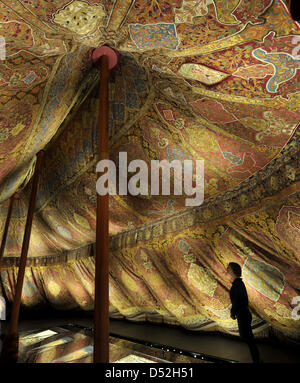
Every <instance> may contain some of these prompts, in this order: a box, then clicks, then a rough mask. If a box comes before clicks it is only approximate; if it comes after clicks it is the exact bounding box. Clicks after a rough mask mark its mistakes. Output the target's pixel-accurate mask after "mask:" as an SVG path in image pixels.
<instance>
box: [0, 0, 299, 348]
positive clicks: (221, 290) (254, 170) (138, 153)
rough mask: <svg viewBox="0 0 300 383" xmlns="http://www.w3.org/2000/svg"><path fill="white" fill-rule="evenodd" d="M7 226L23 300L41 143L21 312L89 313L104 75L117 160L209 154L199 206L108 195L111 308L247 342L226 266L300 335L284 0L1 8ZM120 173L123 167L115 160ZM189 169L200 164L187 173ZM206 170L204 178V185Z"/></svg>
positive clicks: (286, 330)
mask: <svg viewBox="0 0 300 383" xmlns="http://www.w3.org/2000/svg"><path fill="white" fill-rule="evenodd" d="M0 35H1V36H3V38H4V40H5V50H4V52H3V49H2V51H1V54H5V59H4V58H3V57H2V60H0V88H1V93H0V105H1V106H0V203H1V205H0V229H1V233H2V232H3V229H4V225H5V219H6V215H7V210H8V205H9V198H10V197H11V196H12V195H13V194H14V193H15V192H18V193H19V195H20V198H19V199H16V200H15V201H14V207H13V212H12V218H11V222H10V227H9V233H8V238H7V242H6V248H5V253H4V258H3V263H2V270H1V278H2V289H3V292H4V294H5V296H6V298H7V300H8V301H10V302H11V301H12V300H13V293H14V289H15V284H16V276H17V271H18V267H17V265H18V259H19V256H20V252H21V247H22V240H23V234H24V227H25V221H26V215H27V208H28V201H29V197H30V190H31V184H32V175H33V173H34V166H35V163H36V154H37V153H38V152H39V151H40V150H42V149H44V150H45V155H44V160H43V166H42V170H41V175H40V182H39V190H38V195H37V201H36V208H35V215H34V221H33V226H32V232H31V239H30V247H29V253H28V260H27V267H26V274H25V280H24V286H23V292H22V304H23V305H24V306H25V307H27V308H29V309H30V308H35V307H39V306H41V305H48V306H51V307H53V308H56V309H74V308H78V307H79V308H81V309H82V310H86V311H88V310H92V309H93V305H94V292H93V288H94V269H95V262H94V250H95V245H94V243H95V229H96V181H97V173H96V164H97V162H98V157H97V145H98V113H99V112H98V111H99V99H98V88H99V79H100V74H99V70H98V69H96V68H95V67H94V66H93V65H92V62H91V58H90V52H91V49H93V48H96V47H99V46H101V45H104V44H107V45H109V46H110V47H112V48H113V49H115V50H116V51H117V52H118V53H119V63H118V66H117V67H116V68H115V69H113V70H112V72H111V76H110V80H109V81H110V83H109V135H110V137H109V145H110V159H111V160H113V161H114V162H115V163H116V164H118V156H119V153H120V152H126V153H127V157H128V163H129V162H130V161H132V160H135V159H140V160H144V161H145V162H146V163H147V164H148V165H149V166H150V162H151V161H152V160H167V161H172V160H179V161H184V160H192V161H193V162H195V160H204V181H205V182H204V202H203V203H202V204H201V205H199V206H194V207H187V206H186V204H185V201H186V198H187V196H186V195H184V193H183V195H175V194H174V193H172V190H173V186H174V177H172V179H171V193H170V195H162V194H160V195H151V193H150V191H151V188H150V179H149V193H148V194H146V195H137V196H133V195H130V194H128V195H120V194H117V195H111V196H110V197H109V208H110V221H109V233H110V260H109V262H110V280H109V284H110V285H109V299H110V315H111V317H120V318H121V317H125V318H127V319H131V320H135V321H144V320H145V321H146V320H148V321H156V322H164V323H172V324H177V325H181V326H184V327H185V328H188V329H192V330H211V331H222V332H225V333H230V334H238V330H237V323H236V321H234V320H232V319H231V318H230V299H229V294H228V290H229V288H230V280H229V276H228V275H227V274H226V267H227V265H228V263H229V262H231V261H233V262H238V263H239V264H240V265H241V266H242V272H243V279H244V281H245V284H246V287H247V291H248V295H249V302H250V307H251V310H252V313H253V318H254V321H253V328H254V331H255V333H256V334H257V335H258V336H259V335H260V334H261V335H262V336H263V334H264V336H265V335H266V336H268V334H270V331H271V330H275V331H277V333H278V334H281V335H282V336H284V337H285V338H286V339H288V340H289V341H292V342H299V341H300V321H299V320H295V315H297V313H296V312H295V307H296V303H293V302H295V300H293V299H294V298H295V297H297V296H299V295H300V278H299V275H300V273H299V272H300V234H299V231H300V219H299V217H300V194H299V191H300V180H299V172H300V166H299V129H298V130H297V126H298V124H299V120H300V110H299V105H300V90H299V82H300V78H299V74H300V55H299V54H300V45H299V44H300V36H299V25H298V24H297V22H295V21H293V20H292V18H291V16H290V14H289V11H288V8H287V2H285V1H283V0H253V1H247V0H159V1H158V0H114V1H112V0H103V1H100V0H86V1H83V0H72V1H70V0H54V1H46V0H22V1H21V0H15V1H11V0H1V1H0ZM117 168H118V165H117ZM189 176H190V177H191V178H193V177H194V176H193V174H189ZM194 180H195V178H194Z"/></svg>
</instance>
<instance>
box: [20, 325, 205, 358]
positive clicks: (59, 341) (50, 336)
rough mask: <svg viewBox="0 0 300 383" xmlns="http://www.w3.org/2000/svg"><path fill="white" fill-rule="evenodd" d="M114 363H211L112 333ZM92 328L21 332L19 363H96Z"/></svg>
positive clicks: (70, 327)
mask: <svg viewBox="0 0 300 383" xmlns="http://www.w3.org/2000/svg"><path fill="white" fill-rule="evenodd" d="M109 352H110V363H209V362H207V361H204V360H201V359H195V358H193V357H191V356H186V355H181V354H179V353H175V352H172V350H169V349H164V350H162V349H160V348H157V347H150V346H148V345H144V344H140V343H135V342H133V341H129V340H125V339H121V338H117V337H115V336H110V339H109ZM92 362H93V332H92V329H87V328H83V327H82V326H76V325H64V326H61V327H53V328H50V329H46V330H45V329H43V330H34V331H25V332H21V333H20V339H19V358H18V363H92Z"/></svg>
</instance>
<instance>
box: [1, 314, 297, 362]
mask: <svg viewBox="0 0 300 383" xmlns="http://www.w3.org/2000/svg"><path fill="white" fill-rule="evenodd" d="M5 322H7V323H5V324H4V329H5V328H7V326H8V322H9V321H5ZM70 323H74V324H78V325H81V326H84V327H87V328H91V327H93V318H92V316H80V315H72V316H70V315H68V316H62V315H61V316H59V317H51V316H50V315H47V319H46V318H40V319H33V318H30V319H29V318H28V319H26V320H24V319H23V320H21V321H20V323H19V330H20V332H24V331H33V330H35V329H45V330H46V329H49V328H54V327H56V328H57V327H59V328H61V327H64V326H65V325H67V324H70ZM110 331H111V335H112V336H113V337H119V338H123V339H127V340H130V341H132V343H137V344H138V343H139V341H143V342H144V343H148V344H149V345H150V344H159V345H167V346H169V347H168V348H169V349H170V350H173V348H176V349H177V350H178V349H179V350H188V351H190V354H189V355H191V353H200V354H201V355H206V356H211V357H214V358H216V359H218V358H219V359H220V360H221V361H222V360H223V361H224V360H225V361H226V360H227V361H235V362H239V363H241V362H242V363H249V362H251V359H250V354H249V350H248V347H247V345H246V344H245V343H243V342H241V341H240V340H239V339H238V338H234V339H232V338H226V337H224V336H222V335H220V334H213V335H212V334H210V335H209V334H205V333H200V332H192V331H185V330H183V329H181V328H175V327H166V326H163V325H155V324H150V323H132V322H129V321H125V320H111V322H110ZM62 337H63V336H62ZM58 338H59V336H58ZM81 342H83V340H81ZM89 345H91V344H90V343H87V344H86V347H88V346H89ZM65 346H67V344H66V345H65ZM258 346H259V349H260V352H261V356H262V358H263V360H264V362H265V363H299V361H300V350H299V349H298V350H296V349H292V348H285V347H281V346H279V345H270V344H264V343H258ZM36 347H38V346H36ZM60 347H62V346H60ZM68 347H71V345H70V344H69V345H68ZM81 348H84V347H81ZM88 350H89V349H88ZM111 350H112V348H111ZM37 351H38V350H37ZM48 351H49V354H50V350H48ZM52 351H53V350H52ZM136 351H137V352H138V350H136ZM162 351H163V353H162V357H161V356H159V355H154V357H157V358H160V357H161V359H164V360H166V361H168V357H166V354H167V353H168V351H167V348H166V347H165V348H164V350H162ZM170 352H171V351H170ZM146 354H147V352H146ZM177 355H178V353H177ZM127 356H128V355H127ZM187 356H188V355H187ZM120 359H121V357H120ZM87 361H88V359H87V360H86V361H84V362H87ZM197 361H198V360H197ZM206 361H207V360H206ZM193 362H196V360H193ZM216 363H218V360H217V361H216Z"/></svg>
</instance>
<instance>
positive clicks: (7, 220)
mask: <svg viewBox="0 0 300 383" xmlns="http://www.w3.org/2000/svg"><path fill="white" fill-rule="evenodd" d="M16 196H17V194H16V193H15V194H13V195H12V196H11V197H10V199H9V205H8V210H7V216H6V221H5V226H4V231H3V235H2V241H1V248H0V272H1V265H2V259H3V255H4V249H5V245H6V239H7V234H8V228H9V223H10V217H11V213H12V209H13V205H14V200H15V197H16Z"/></svg>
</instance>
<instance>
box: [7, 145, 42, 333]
mask: <svg viewBox="0 0 300 383" xmlns="http://www.w3.org/2000/svg"><path fill="white" fill-rule="evenodd" d="M43 155H44V152H43V151H40V152H39V153H38V154H37V162H36V165H35V172H34V176H33V181H32V189H31V195H30V200H29V206H28V212H27V220H26V226H25V231H24V237H23V245H22V250H21V256H20V264H19V271H18V279H17V285H16V289H15V297H14V302H13V307H12V312H11V318H10V326H9V330H8V336H17V334H18V320H19V312H20V305H21V296H22V288H23V281H24V275H25V267H26V261H27V254H28V248H29V241H30V234H31V227H32V220H33V214H34V208H35V200H36V195H37V189H38V181H39V175H40V169H41V164H42V159H43Z"/></svg>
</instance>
